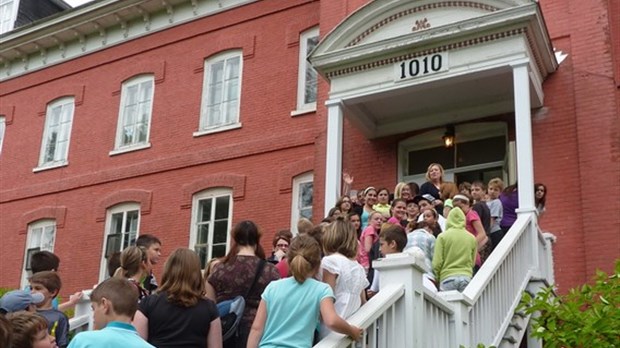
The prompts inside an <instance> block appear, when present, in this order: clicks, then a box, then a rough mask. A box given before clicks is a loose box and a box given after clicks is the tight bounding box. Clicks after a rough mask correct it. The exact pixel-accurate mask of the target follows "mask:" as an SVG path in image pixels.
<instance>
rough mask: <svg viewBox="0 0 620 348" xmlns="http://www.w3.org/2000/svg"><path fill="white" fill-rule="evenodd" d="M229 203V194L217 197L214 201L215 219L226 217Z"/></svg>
mask: <svg viewBox="0 0 620 348" xmlns="http://www.w3.org/2000/svg"><path fill="white" fill-rule="evenodd" d="M229 204H230V198H229V196H222V197H217V198H216V201H215V219H216V220H220V219H226V218H228V206H229Z"/></svg>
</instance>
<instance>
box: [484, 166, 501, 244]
mask: <svg viewBox="0 0 620 348" xmlns="http://www.w3.org/2000/svg"><path fill="white" fill-rule="evenodd" d="M503 190H504V182H503V181H502V179H500V178H493V179H491V180H490V181H489V185H487V192H488V194H489V201H487V206H488V207H489V212H490V213H491V235H490V236H489V237H490V238H491V245H492V247H493V249H495V247H497V245H498V244H499V242H500V241H501V240H502V238H503V237H504V232H502V228H501V227H500V222H501V221H502V215H504V209H503V207H502V202H501V201H500V200H499V195H500V193H501V192H502V191H503Z"/></svg>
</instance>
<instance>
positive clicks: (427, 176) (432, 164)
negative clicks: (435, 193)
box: [424, 163, 443, 184]
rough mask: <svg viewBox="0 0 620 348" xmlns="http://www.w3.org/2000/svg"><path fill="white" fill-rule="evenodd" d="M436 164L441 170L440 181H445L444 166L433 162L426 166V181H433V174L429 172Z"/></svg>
mask: <svg viewBox="0 0 620 348" xmlns="http://www.w3.org/2000/svg"><path fill="white" fill-rule="evenodd" d="M434 166H436V167H437V168H439V172H440V173H441V176H440V177H439V183H440V184H442V183H443V167H442V166H441V164H439V163H431V164H429V165H428V168H426V175H425V176H424V177H425V178H426V181H432V180H431V176H430V174H429V173H430V171H431V168H433V167H434Z"/></svg>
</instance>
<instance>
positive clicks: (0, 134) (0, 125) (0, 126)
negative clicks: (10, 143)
mask: <svg viewBox="0 0 620 348" xmlns="http://www.w3.org/2000/svg"><path fill="white" fill-rule="evenodd" d="M5 133H6V117H4V115H0V155H2V144H3V143H4V136H5Z"/></svg>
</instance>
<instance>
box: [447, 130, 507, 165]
mask: <svg viewBox="0 0 620 348" xmlns="http://www.w3.org/2000/svg"><path fill="white" fill-rule="evenodd" d="M456 146H457V148H456V154H457V167H465V166H469V165H474V164H480V163H488V162H498V161H503V160H504V156H505V155H506V138H505V137H503V136H501V137H494V138H487V139H480V140H475V141H468V142H466V143H460V144H457V145H456Z"/></svg>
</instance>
